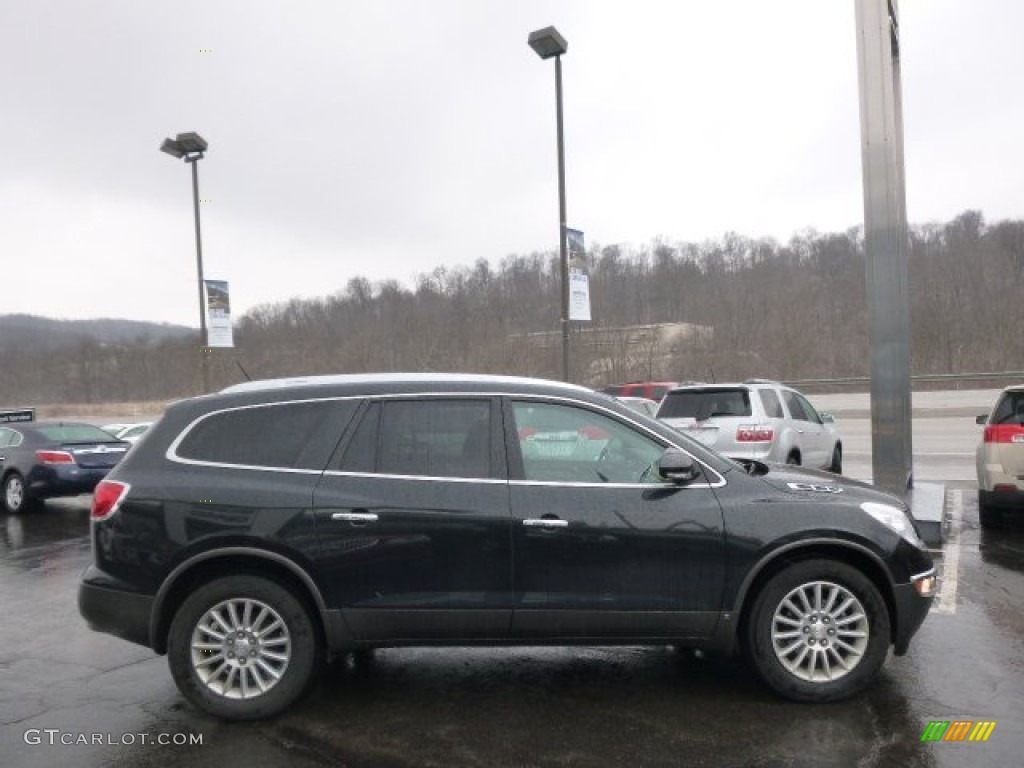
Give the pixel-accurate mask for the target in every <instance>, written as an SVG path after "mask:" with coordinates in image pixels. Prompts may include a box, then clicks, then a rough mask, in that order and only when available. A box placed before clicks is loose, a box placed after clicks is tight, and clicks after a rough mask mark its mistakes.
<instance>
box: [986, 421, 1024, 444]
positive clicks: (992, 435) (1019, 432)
mask: <svg viewBox="0 0 1024 768" xmlns="http://www.w3.org/2000/svg"><path fill="white" fill-rule="evenodd" d="M985 442H986V443H1024V425H1022V424H989V425H988V426H987V427H985Z"/></svg>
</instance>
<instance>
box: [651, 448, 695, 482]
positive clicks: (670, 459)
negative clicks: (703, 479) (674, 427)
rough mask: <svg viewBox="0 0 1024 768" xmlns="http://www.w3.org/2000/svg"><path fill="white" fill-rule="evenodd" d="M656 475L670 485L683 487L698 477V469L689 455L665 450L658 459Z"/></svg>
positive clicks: (674, 449) (671, 449)
mask: <svg viewBox="0 0 1024 768" xmlns="http://www.w3.org/2000/svg"><path fill="white" fill-rule="evenodd" d="M658 474H659V475H660V476H661V477H663V478H664V479H665V480H668V481H669V482H670V483H674V484H676V485H685V484H686V483H692V482H693V481H694V480H696V479H697V478H698V477H700V468H699V467H698V466H697V464H696V463H695V462H694V460H693V457H692V456H690V454H688V453H684V452H683V451H680V450H679V449H678V448H667V449H666V450H665V452H664V453H663V454H662V455H661V458H660V459H658Z"/></svg>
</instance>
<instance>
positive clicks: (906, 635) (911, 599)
mask: <svg viewBox="0 0 1024 768" xmlns="http://www.w3.org/2000/svg"><path fill="white" fill-rule="evenodd" d="M934 599H935V596H934V595H930V596H929V597H921V595H919V594H918V592H917V589H916V588H915V586H914V584H913V583H910V584H897V585H896V586H895V588H894V589H893V601H894V603H895V605H894V606H893V607H894V608H895V618H896V631H895V634H894V637H893V645H894V649H893V653H895V654H896V655H897V656H903V655H904V654H905V653H906V652H907V649H908V648H910V639H911V638H912V637H913V636H914V635H915V634H916V633H917V630H919V629H920V628H921V624H923V623H924V620H925V617H926V616H927V615H928V611H929V610H930V609H931V607H932V601H933V600H934Z"/></svg>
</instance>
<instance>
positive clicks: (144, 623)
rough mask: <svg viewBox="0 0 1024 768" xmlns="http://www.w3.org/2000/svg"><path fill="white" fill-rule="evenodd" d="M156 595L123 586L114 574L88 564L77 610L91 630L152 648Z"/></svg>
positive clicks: (80, 586)
mask: <svg viewBox="0 0 1024 768" xmlns="http://www.w3.org/2000/svg"><path fill="white" fill-rule="evenodd" d="M153 602H154V597H153V595H143V594H139V593H138V592H130V591H128V590H125V589H120V588H118V586H117V585H116V584H115V583H114V580H113V579H111V577H109V576H107V575H106V574H104V573H103V572H102V571H100V570H98V569H97V568H96V567H95V566H89V567H88V568H87V569H86V570H85V573H83V574H82V583H81V584H80V585H79V587H78V611H79V613H81V614H82V618H84V619H85V621H86V623H87V624H88V625H89V628H90V629H93V630H95V631H97V632H104V633H106V634H108V635H114V636H115V637H120V638H122V639H123V640H128V641H129V642H132V643H138V644H139V645H145V646H147V647H149V648H152V647H153V645H152V642H151V639H150V636H149V626H150V623H149V622H150V617H151V616H152V613H153Z"/></svg>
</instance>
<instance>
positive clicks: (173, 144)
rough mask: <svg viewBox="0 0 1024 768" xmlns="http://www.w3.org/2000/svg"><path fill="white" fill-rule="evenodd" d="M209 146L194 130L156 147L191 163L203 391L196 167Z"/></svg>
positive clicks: (204, 366) (204, 368)
mask: <svg viewBox="0 0 1024 768" xmlns="http://www.w3.org/2000/svg"><path fill="white" fill-rule="evenodd" d="M208 146H209V144H207V142H206V139H204V138H203V137H202V136H200V135H199V134H198V133H195V132H189V133H179V134H178V135H177V136H176V137H175V138H173V139H164V142H163V144H161V145H160V151H161V152H166V153H167V154H168V155H170V156H171V157H173V158H176V159H179V160H184V161H185V162H186V163H189V164H190V165H191V166H192V208H193V210H194V211H195V222H196V271H197V272H198V275H199V281H198V285H199V343H200V344H201V348H200V350H199V369H200V373H201V375H202V381H203V394H206V393H207V392H209V391H210V371H209V364H208V361H207V355H208V347H209V338H208V334H207V330H206V307H205V306H203V239H202V236H201V233H200V227H199V171H198V165H197V163H198V161H199V160H202V159H203V153H204V152H205V151H206V148H207V147H208Z"/></svg>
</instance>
